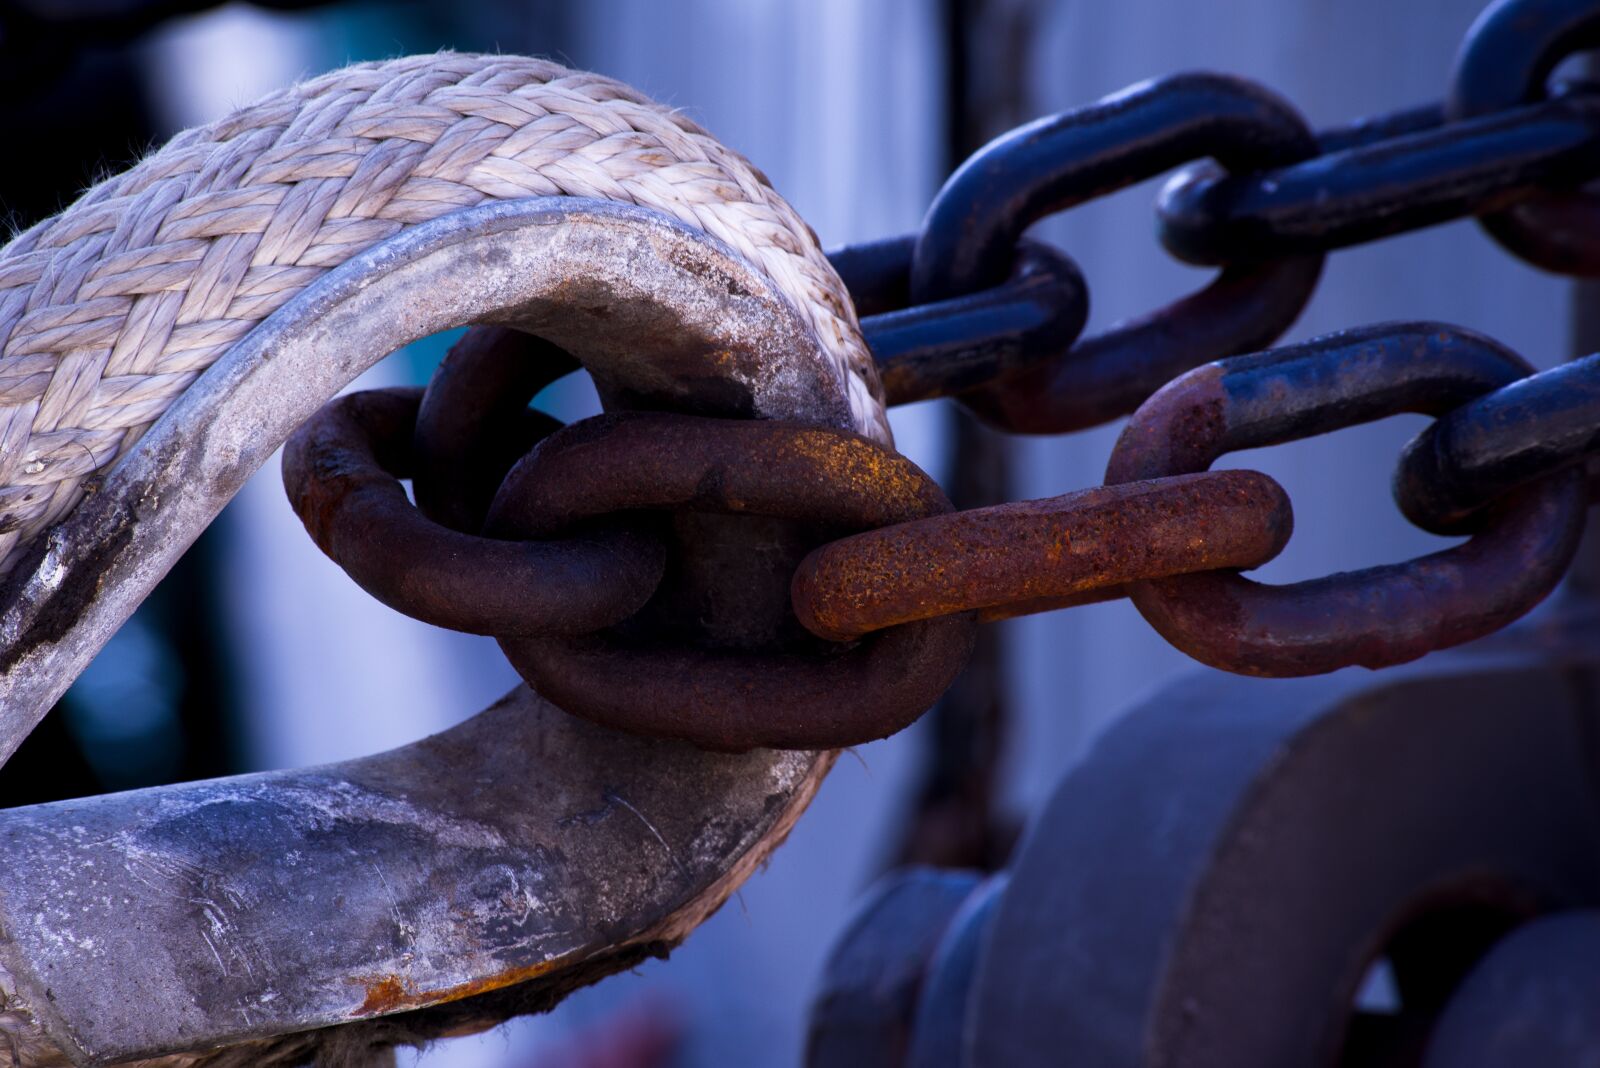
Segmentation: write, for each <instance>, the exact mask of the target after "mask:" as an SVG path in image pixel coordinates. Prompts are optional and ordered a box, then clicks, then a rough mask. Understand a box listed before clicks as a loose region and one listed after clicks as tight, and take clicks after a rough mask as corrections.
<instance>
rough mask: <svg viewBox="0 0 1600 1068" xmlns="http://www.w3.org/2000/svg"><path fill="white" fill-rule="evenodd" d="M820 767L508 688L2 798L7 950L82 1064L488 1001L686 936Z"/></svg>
mask: <svg viewBox="0 0 1600 1068" xmlns="http://www.w3.org/2000/svg"><path fill="white" fill-rule="evenodd" d="M814 760H815V758H814V757H813V756H811V755H810V754H800V753H796V754H785V755H773V754H767V753H761V754H751V755H748V756H744V757H734V756H711V755H709V754H704V753H701V752H699V751H697V750H694V749H691V748H689V747H686V746H681V745H674V744H670V743H662V742H655V741H651V740H647V739H641V738H635V737H630V736H627V735H623V734H618V733H615V732H612V731H607V730H604V729H603V728H599V727H595V726H592V725H590V724H587V723H584V722H583V721H581V720H578V719H574V718H573V717H571V716H568V715H566V714H565V713H563V712H560V711H559V710H557V709H556V708H554V706H552V705H549V704H548V703H546V702H545V701H543V700H541V699H540V698H538V697H537V696H535V695H534V694H532V693H530V692H529V691H527V690H525V689H522V690H518V691H516V692H514V693H513V694H511V695H510V696H509V697H508V698H507V699H505V700H504V701H502V702H501V703H500V704H498V705H496V706H495V707H494V708H493V709H491V710H489V711H487V712H484V713H483V714H481V715H480V716H478V717H476V718H474V719H472V720H470V721H468V722H467V723H465V724H463V725H462V726H460V727H457V728H455V729H453V730H451V731H448V732H446V733H444V734H441V735H438V736H435V737H433V738H430V739H427V740H425V741H422V742H418V743H416V744H415V745H412V746H407V747H405V748H403V749H399V750H395V751H393V752H391V753H386V754H383V755H381V756H375V757H367V758H363V759H361V760H355V761H349V762H346V763H344V764H338V765H332V766H329V767H324V768H312V769H306V770H302V771H287V772H274V773H269V774H265V775H251V776H243V777H240V778H236V779H223V780H217V781H214V782H206V783H195V784H188V785H184V786H177V787H168V788H163V789H159V790H146V791H139V792H136V793H131V794H117V795H111V796H106V797H98V798H90V799H86V800H82V801H71V802H62V803H59V804H53V805H44V806H37V807H33V808H23V809H15V810H11V811H9V812H6V813H5V814H4V819H3V820H0V867H3V869H4V870H5V872H6V878H5V880H4V882H3V885H0V915H3V916H4V918H5V919H4V926H5V931H6V935H7V938H8V941H7V943H6V944H5V945H4V946H3V948H0V955H3V957H4V960H5V964H6V966H7V969H8V970H9V971H10V972H11V973H12V975H13V976H15V977H16V979H17V981H18V983H19V986H22V987H24V988H25V989H27V990H28V991H29V992H30V993H31V994H33V995H34V997H31V998H28V999H27V1003H28V1004H29V1005H30V1006H31V1007H32V1008H33V1009H34V1010H35V1011H36V1012H43V1013H45V1015H46V1018H47V1019H49V1020H50V1022H51V1024H52V1025H53V1026H52V1027H51V1032H52V1034H53V1035H54V1036H55V1037H56V1038H57V1040H58V1041H59V1042H60V1043H61V1045H62V1046H63V1048H64V1049H66V1050H68V1051H70V1052H72V1053H73V1054H74V1055H75V1056H76V1058H77V1059H78V1060H79V1061H80V1062H81V1063H110V1062H114V1061H118V1060H123V1059H128V1058H132V1057H138V1056H151V1055H155V1054H158V1053H166V1052H171V1051H173V1050H177V1049H195V1048H205V1047H209V1046H213V1045H221V1044H226V1043H228V1042H230V1041H237V1040H242V1039H246V1038H253V1037H259V1036H262V1035H268V1034H274V1033H278V1032H283V1031H298V1030H304V1029H307V1028H312V1027H318V1026H323V1025H328V1024H336V1023H342V1022H346V1021H350V1020H358V1019H363V1018H367V1017H372V1016H377V1015H380V1014H387V1013H393V1012H397V1011H400V1010H404V1009H409V1008H418V1007H421V1006H426V1005H431V1004H435V1003H438V1002H442V1001H449V1000H453V999H457V998H462V997H466V996H469V995H473V994H479V993H483V992H486V991H490V990H495V989H497V988H500V987H506V986H509V985H511V984H515V983H520V982H524V981H527V980H534V979H538V978H539V977H541V976H548V975H552V974H553V973H559V971H560V970H561V969H562V968H563V967H565V966H568V965H572V964H575V963H577V962H579V961H582V960H583V959H584V958H586V957H588V956H591V955H593V954H596V953H598V952H600V951H608V950H611V949H614V948H617V947H619V946H622V945H624V944H627V943H632V942H636V941H639V942H647V943H661V944H662V945H668V944H672V943H675V942H676V941H678V940H679V939H681V938H682V937H683V935H685V934H686V933H687V932H688V930H689V929H690V928H692V927H693V926H694V923H695V922H696V921H697V920H698V919H699V918H700V915H699V913H703V912H704V911H706V910H708V908H709V907H714V906H708V905H707V904H706V903H705V902H704V901H703V900H701V899H702V896H703V895H705V894H706V893H707V892H710V891H712V890H713V887H715V886H716V885H717V884H718V883H719V882H722V881H723V880H724V879H726V878H728V877H729V876H730V874H731V873H733V872H734V871H735V869H736V868H740V867H744V866H745V865H747V864H748V863H751V862H753V858H750V857H748V854H749V852H750V850H751V849H752V848H753V847H755V846H756V845H757V844H758V843H759V842H760V841H761V840H762V839H763V838H764V837H765V836H766V835H767V834H768V833H769V832H771V831H773V830H774V829H775V826H776V824H777V822H779V821H782V820H784V819H786V818H789V817H790V816H792V811H793V807H794V805H795V802H796V801H797V800H800V798H801V797H802V796H803V795H804V794H805V793H806V792H808V791H809V789H810V787H811V786H812V785H814V780H813V779H812V777H811V770H812V767H813V763H814ZM741 861H743V862H744V864H741V863H740V862H741ZM741 874H743V872H741ZM731 889H732V886H731V885H729V886H725V887H723V888H722V889H721V890H719V891H718V893H725V892H727V891H731ZM684 910H686V911H684ZM308 923H310V924H313V925H314V926H316V927H317V928H318V929H319V930H320V931H321V934H320V935H319V936H318V937H315V938H308V937H307V924H308ZM46 990H48V991H49V993H48V995H46V994H45V993H44V992H45V991H46ZM134 992H137V995H136V996H130V995H132V994H133V993H134Z"/></svg>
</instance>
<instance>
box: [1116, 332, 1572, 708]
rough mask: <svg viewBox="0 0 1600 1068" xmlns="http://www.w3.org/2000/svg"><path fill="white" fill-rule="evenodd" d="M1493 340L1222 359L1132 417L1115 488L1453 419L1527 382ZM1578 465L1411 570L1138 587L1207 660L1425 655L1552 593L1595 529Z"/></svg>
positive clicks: (1355, 343)
mask: <svg viewBox="0 0 1600 1068" xmlns="http://www.w3.org/2000/svg"><path fill="white" fill-rule="evenodd" d="M1528 370H1529V368H1528V365H1527V364H1526V363H1525V362H1524V361H1523V360H1522V359H1521V358H1520V357H1518V356H1516V355H1515V354H1513V353H1511V352H1510V351H1509V350H1507V349H1505V348H1503V347H1502V346H1500V345H1498V344H1496V343H1494V342H1492V341H1490V340H1489V339H1487V338H1484V337H1482V336H1481V335H1477V334H1474V333H1472V332H1471V331H1467V330H1461V329H1459V328H1455V327H1448V326H1444V325H1441V324H1438V323H1387V324H1380V325H1378V326H1371V327H1364V328H1362V329H1359V330H1349V331H1344V332H1342V333H1338V334H1330V335H1328V336H1327V337H1323V338H1318V339H1315V340H1313V341H1309V342H1306V343H1304V344H1301V345H1290V346H1285V347H1284V348H1281V349H1272V350H1269V351H1267V352H1263V353H1258V354H1256V355H1253V356H1241V357H1236V358H1234V359H1230V360H1221V361H1218V362H1217V363H1213V364H1208V365H1206V366H1205V367H1200V368H1196V369H1195V370H1194V371H1191V372H1189V373H1188V374H1186V375H1184V376H1183V377H1182V378H1179V379H1175V380H1174V381H1173V382H1171V383H1169V384H1168V385H1167V386H1165V387H1163V388H1162V390H1161V391H1160V392H1159V393H1157V394H1156V395H1155V396H1154V397H1152V398H1150V400H1149V401H1147V402H1146V403H1145V404H1144V405H1143V406H1142V407H1141V408H1140V409H1139V411H1138V412H1136V413H1135V414H1134V417H1133V418H1132V419H1131V420H1129V422H1128V425H1127V427H1126V428H1124V430H1123V432H1122V435H1121V437H1120V438H1118V440H1117V445H1116V448H1115V450H1114V451H1113V452H1112V456H1111V461H1110V463H1109V464H1108V465H1107V468H1106V481H1107V482H1108V483H1110V484H1117V483H1122V482H1129V481H1133V480H1136V479H1147V478H1156V477H1161V476H1165V475H1173V474H1178V473H1181V472H1188V471H1203V470H1205V469H1206V468H1207V467H1209V466H1210V465H1211V463H1212V462H1213V461H1214V460H1216V459H1217V458H1218V457H1220V456H1222V455H1223V454H1224V453H1227V452H1230V451H1232V450H1235V449H1247V448H1255V447H1259V446H1264V445H1273V444H1279V443H1282V442H1284V441H1290V440H1294V439H1297V438H1303V437H1309V436H1311V435H1313V434H1320V433H1326V432H1329V431H1332V430H1336V429H1339V428H1342V427H1347V426H1352V425H1354V424H1356V423H1360V422H1365V421H1369V420H1372V419H1376V418H1382V417H1383V416H1387V415H1393V414H1396V413H1399V412H1402V411H1415V412H1423V413H1429V414H1435V415H1438V414H1443V413H1445V412H1447V411H1449V410H1450V409H1451V408H1452V407H1454V406H1456V405H1459V404H1462V403H1464V402H1466V401H1469V400H1471V399H1473V398H1474V397H1476V396H1479V395H1481V394H1483V393H1487V392H1489V391H1491V390H1493V389H1496V388H1498V387H1500V386H1504V385H1506V384H1508V383H1510V382H1512V381H1514V380H1516V379H1518V378H1520V377H1522V376H1523V375H1525V374H1526V373H1527V372H1528ZM1587 501H1588V494H1587V490H1586V488H1585V486H1584V485H1583V480H1582V478H1581V477H1580V475H1579V474H1578V473H1577V472H1576V471H1566V472H1557V473H1556V474H1555V475H1553V476H1551V477H1550V478H1548V479H1546V480H1544V481H1542V482H1539V483H1537V484H1535V485H1532V486H1529V487H1527V488H1526V489H1524V490H1521V491H1519V492H1518V493H1516V494H1513V495H1511V496H1509V497H1507V498H1506V500H1505V501H1504V502H1502V504H1501V505H1500V506H1499V507H1498V508H1497V510H1496V512H1495V514H1494V515H1493V516H1492V517H1491V518H1490V521H1489V522H1487V523H1486V524H1485V526H1484V528H1483V529H1482V530H1481V531H1480V532H1479V533H1478V534H1477V535H1475V536H1474V537H1473V538H1472V539H1471V540H1470V541H1468V542H1467V543H1466V544H1464V545H1460V546H1456V547H1454V548H1450V549H1445V550H1443V551H1441V552H1437V553H1433V554H1431V555H1429V556H1424V557H1418V558H1417V559H1414V560H1408V561H1406V562H1404V563H1400V564H1391V565H1384V566H1380V567H1372V568H1366V569H1364V570H1361V571H1351V572H1345V573H1341V574H1338V575H1332V576H1329V577H1327V578H1323V579H1317V580H1313V581H1307V582H1297V583H1291V584H1288V585H1284V586H1272V585H1267V584H1264V583H1258V582H1252V581H1251V580H1249V579H1246V578H1243V577H1241V576H1239V575H1230V574H1225V573H1220V572H1213V573H1206V574H1195V575H1176V576H1173V577H1171V578H1163V579H1152V580H1148V581H1142V582H1137V583H1134V584H1132V585H1131V586H1130V587H1129V596H1131V597H1132V599H1133V603H1134V604H1135V605H1136V606H1137V607H1138V609H1139V611H1140V613H1141V614H1142V615H1143V616H1144V617H1145V619H1146V620H1147V621H1148V622H1149V623H1150V625H1151V626H1153V627H1155V628H1156V630H1158V631H1160V632H1161V634H1162V636H1163V637H1165V638H1166V639H1167V640H1168V641H1170V642H1172V644H1174V645H1176V646H1177V647H1178V648H1180V649H1182V650H1183V651H1184V652H1186V653H1188V654H1189V655H1190V656H1193V657H1194V658H1195V659H1197V660H1200V661H1202V662H1203V663H1206V664H1210V665H1211V666H1213V667H1220V668H1223V669H1224V670H1227V671H1236V672H1240V673H1243V674H1250V675H1267V676H1278V677H1281V676H1292V675H1309V674H1316V673H1319V672H1325V671H1333V670H1335V669H1337V668H1341V667H1347V666H1350V665H1352V664H1360V665H1362V666H1364V667H1369V668H1378V667H1384V666H1387V665H1390V664H1397V663H1403V662H1405V661H1407V660H1413V659H1415V658H1417V657H1419V656H1422V655H1423V654H1425V653H1428V652H1432V651H1433V650H1435V649H1441V648H1445V647H1447V646H1450V645H1459V644H1460V643H1462V642H1465V641H1470V640H1471V639H1473V638H1479V637H1482V636H1483V635H1485V634H1488V633H1491V632H1492V631H1495V630H1498V629H1499V628H1501V627H1503V626H1505V625H1506V624H1508V623H1510V622H1512V621H1513V620H1515V619H1517V618H1518V617H1519V616H1521V615H1522V614H1523V613H1525V612H1527V611H1528V610H1529V609H1530V608H1532V607H1533V606H1534V605H1536V604H1538V603H1539V601H1540V600H1542V599H1543V598H1544V597H1545V595H1546V594H1548V593H1549V592H1550V591H1551V590H1552V589H1553V588H1554V587H1555V584H1556V583H1557V582H1558V581H1560V578H1561V576H1562V574H1564V573H1565V571H1566V568H1567V564H1568V563H1569V562H1570V561H1571V560H1572V556H1573V554H1574V553H1575V552H1576V551H1577V545H1578V538H1579V537H1580V535H1581V534H1582V532H1583V525H1584V519H1585V511H1586V505H1587Z"/></svg>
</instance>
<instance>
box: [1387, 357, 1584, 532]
mask: <svg viewBox="0 0 1600 1068" xmlns="http://www.w3.org/2000/svg"><path fill="white" fill-rule="evenodd" d="M1596 450H1600V355H1591V356H1585V357H1583V358H1582V359H1578V360H1573V361H1571V362H1570V363H1565V364H1562V365H1560V366H1558V367H1553V368H1551V369H1550V370H1548V371H1541V372H1539V373H1538V374H1536V375H1530V376H1529V377H1527V378H1524V379H1521V380H1520V381H1517V382H1513V383H1511V384H1510V385H1508V386H1502V387H1501V388H1500V389H1497V390H1495V391H1494V392H1493V393H1490V394H1487V395H1486V396H1483V397H1480V398H1478V399H1477V400H1475V401H1470V402H1468V403H1467V404H1463V405H1462V406H1461V407H1459V408H1457V409H1455V410H1454V411H1452V412H1450V413H1449V414H1448V415H1444V416H1441V417H1440V418H1439V420H1438V421H1437V422H1435V423H1433V424H1432V425H1430V426H1429V427H1428V428H1427V429H1426V430H1424V431H1423V432H1422V433H1420V434H1418V435H1417V436H1416V437H1415V438H1413V439H1412V440H1411V442H1410V444H1408V445H1407V446H1406V449H1405V452H1404V453H1403V454H1402V455H1401V458H1400V466H1399V468H1398V469H1397V470H1396V471H1395V481H1394V494H1395V499H1396V500H1397V501H1398V502H1399V504H1400V509H1401V511H1403V512H1404V513H1405V515H1406V518H1407V519H1409V520H1411V521H1412V522H1413V523H1415V524H1417V525H1418V526H1419V527H1422V528H1423V529H1424V530H1431V531H1434V532H1435V533H1440V534H1451V533H1460V532H1462V531H1464V530H1467V529H1469V528H1470V527H1471V526H1472V525H1473V519H1474V513H1476V512H1478V511H1479V510H1480V509H1482V508H1483V507H1484V506H1485V505H1487V504H1488V503H1489V502H1491V501H1493V500H1495V499H1496V498H1498V497H1501V496H1503V495H1504V494H1506V493H1507V492H1509V491H1510V490H1512V489H1515V488H1516V487H1518V486H1522V485H1526V484H1528V483H1529V482H1532V481H1534V480H1536V479H1539V478H1541V477H1545V476H1548V475H1550V474H1552V473H1554V472H1556V471H1560V470H1563V469H1564V468H1567V467H1571V466H1573V465H1574V464H1579V463H1582V462H1584V461H1585V460H1586V459H1587V458H1588V457H1589V456H1591V455H1593V454H1594V452H1595V451H1596Z"/></svg>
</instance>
